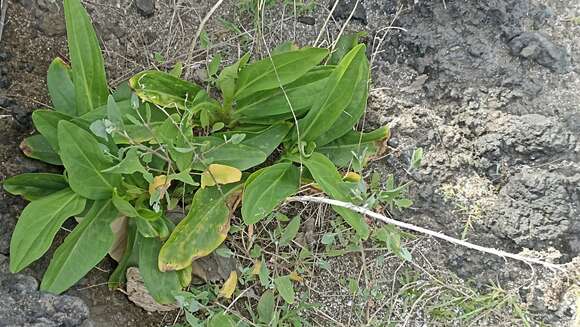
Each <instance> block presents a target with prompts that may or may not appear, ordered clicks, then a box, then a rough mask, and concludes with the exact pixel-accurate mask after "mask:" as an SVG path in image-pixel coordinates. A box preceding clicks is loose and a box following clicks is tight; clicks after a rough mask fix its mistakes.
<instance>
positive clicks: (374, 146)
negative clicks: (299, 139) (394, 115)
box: [317, 126, 390, 167]
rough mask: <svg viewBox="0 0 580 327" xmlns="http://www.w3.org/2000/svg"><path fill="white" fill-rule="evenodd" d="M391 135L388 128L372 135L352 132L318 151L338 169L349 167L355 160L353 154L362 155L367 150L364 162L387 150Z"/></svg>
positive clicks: (383, 128) (376, 131)
mask: <svg viewBox="0 0 580 327" xmlns="http://www.w3.org/2000/svg"><path fill="white" fill-rule="evenodd" d="M389 135H390V132H389V128H388V127H387V126H385V127H381V128H378V129H376V130H374V131H372V132H370V133H360V132H355V131H351V132H348V133H347V134H345V135H344V136H342V137H340V138H339V139H336V140H334V141H332V142H331V143H328V144H326V145H324V146H322V147H320V148H318V149H317V150H318V151H319V152H320V153H322V154H324V155H326V156H327V157H328V158H329V159H330V160H331V161H332V162H333V163H334V164H335V165H337V166H338V167H348V165H349V164H350V162H351V160H352V159H353V153H356V154H360V153H362V152H363V151H364V150H366V154H365V158H363V159H364V161H366V160H367V159H368V158H370V157H375V156H377V155H380V154H381V152H382V150H383V149H384V148H385V145H384V143H385V141H386V140H388V138H389Z"/></svg>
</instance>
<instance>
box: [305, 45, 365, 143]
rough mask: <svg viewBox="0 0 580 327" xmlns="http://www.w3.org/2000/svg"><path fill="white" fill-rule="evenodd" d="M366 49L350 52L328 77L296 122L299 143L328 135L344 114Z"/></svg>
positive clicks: (359, 46) (360, 48)
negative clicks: (307, 109)
mask: <svg viewBox="0 0 580 327" xmlns="http://www.w3.org/2000/svg"><path fill="white" fill-rule="evenodd" d="M365 49H366V48H365V46H364V44H361V45H358V46H356V47H355V48H354V49H352V50H351V51H350V52H349V53H348V54H347V55H346V56H345V57H344V58H343V59H342V60H341V61H340V63H339V64H338V66H336V69H335V70H334V71H333V72H332V74H331V75H330V76H329V77H328V80H327V82H326V85H325V86H324V89H323V91H322V93H321V94H320V95H319V96H318V97H317V99H316V101H315V102H314V103H313V104H312V108H311V109H310V111H308V113H307V114H306V116H305V117H304V118H302V119H300V121H298V128H299V131H300V137H301V140H302V141H314V140H315V139H316V138H317V137H319V136H320V135H322V134H323V133H324V132H326V131H328V130H329V129H330V128H331V126H333V123H334V122H335V121H336V120H337V119H338V118H339V117H340V115H341V114H342V113H343V112H344V111H345V109H346V108H347V106H348V104H349V103H350V102H351V99H352V97H353V94H354V88H353V85H356V83H357V82H358V80H359V79H360V70H361V67H362V65H361V64H360V62H361V61H365V60H367V59H366V55H365ZM349 128H350V127H349ZM295 138H296V136H295Z"/></svg>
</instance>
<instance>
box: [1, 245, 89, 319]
mask: <svg viewBox="0 0 580 327" xmlns="http://www.w3.org/2000/svg"><path fill="white" fill-rule="evenodd" d="M7 265H8V260H7V257H5V256H3V255H0V322H1V323H0V324H1V325H2V326H23V327H24V326H47V327H48V326H70V327H73V326H87V325H90V320H89V319H88V318H89V309H88V307H87V305H86V304H85V303H84V302H83V301H82V300H81V299H79V298H77V297H74V296H68V295H60V296H58V295H53V294H47V293H42V292H39V291H37V288H38V282H37V281H36V280H35V279H34V278H33V277H30V276H26V275H23V274H10V273H6V271H7V270H8V268H7Z"/></svg>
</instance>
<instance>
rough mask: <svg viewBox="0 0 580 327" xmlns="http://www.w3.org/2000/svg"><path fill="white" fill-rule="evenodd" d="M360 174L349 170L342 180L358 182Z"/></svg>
mask: <svg viewBox="0 0 580 327" xmlns="http://www.w3.org/2000/svg"><path fill="white" fill-rule="evenodd" d="M360 179H361V177H360V175H359V174H357V173H355V172H354V171H349V172H348V173H346V174H345V175H344V176H343V177H342V180H343V181H345V182H353V183H358V182H360Z"/></svg>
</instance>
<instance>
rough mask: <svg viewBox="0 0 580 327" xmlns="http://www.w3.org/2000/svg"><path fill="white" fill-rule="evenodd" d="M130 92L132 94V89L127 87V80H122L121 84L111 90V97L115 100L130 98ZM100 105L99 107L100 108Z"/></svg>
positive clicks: (120, 100)
mask: <svg viewBox="0 0 580 327" xmlns="http://www.w3.org/2000/svg"><path fill="white" fill-rule="evenodd" d="M132 94H133V91H132V90H131V88H130V87H129V82H128V81H124V82H122V83H121V84H119V85H118V86H117V88H116V89H115V91H114V92H113V98H114V99H115V101H117V102H123V101H127V100H131V95H132ZM101 107H102V106H101ZM101 107H99V108H101ZM97 109H98V108H97ZM95 110H96V109H95Z"/></svg>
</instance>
